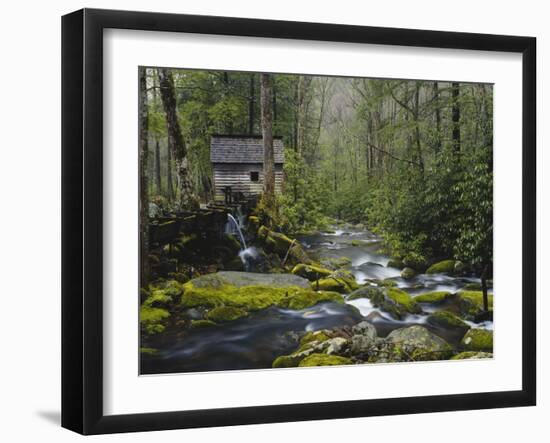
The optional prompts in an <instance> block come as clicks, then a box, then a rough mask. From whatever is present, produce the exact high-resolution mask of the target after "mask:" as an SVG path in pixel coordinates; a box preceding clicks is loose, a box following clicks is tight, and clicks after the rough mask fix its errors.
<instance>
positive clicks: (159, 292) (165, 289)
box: [139, 281, 183, 335]
mask: <svg viewBox="0 0 550 443" xmlns="http://www.w3.org/2000/svg"><path fill="white" fill-rule="evenodd" d="M182 292H183V289H182V288H181V286H180V285H179V283H178V282H176V281H173V282H160V283H159V286H151V288H150V291H146V292H144V295H145V294H148V296H147V297H146V298H145V300H144V301H143V303H142V304H141V306H140V311H139V322H140V327H141V330H142V332H143V333H144V334H145V335H154V334H158V333H160V332H163V331H164V330H165V329H166V320H167V319H168V317H170V311H169V309H170V306H171V305H172V304H173V302H174V296H173V295H171V294H178V293H179V294H181V293H182Z"/></svg>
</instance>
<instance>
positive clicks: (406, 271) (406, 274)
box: [401, 267, 416, 280]
mask: <svg viewBox="0 0 550 443" xmlns="http://www.w3.org/2000/svg"><path fill="white" fill-rule="evenodd" d="M415 276H416V271H415V270H414V269H413V268H409V267H405V268H403V270H402V271H401V277H402V278H404V279H405V280H410V279H411V278H414V277H415Z"/></svg>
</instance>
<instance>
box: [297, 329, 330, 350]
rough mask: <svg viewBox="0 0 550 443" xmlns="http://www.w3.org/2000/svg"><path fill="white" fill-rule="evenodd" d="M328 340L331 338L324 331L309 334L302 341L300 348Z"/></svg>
mask: <svg viewBox="0 0 550 443" xmlns="http://www.w3.org/2000/svg"><path fill="white" fill-rule="evenodd" d="M328 339H330V337H329V336H328V335H327V334H325V333H324V332H323V331H313V332H308V333H306V335H304V336H303V337H302V339H301V340H300V347H302V346H305V345H307V344H308V343H311V342H312V341H318V342H324V341H326V340H328Z"/></svg>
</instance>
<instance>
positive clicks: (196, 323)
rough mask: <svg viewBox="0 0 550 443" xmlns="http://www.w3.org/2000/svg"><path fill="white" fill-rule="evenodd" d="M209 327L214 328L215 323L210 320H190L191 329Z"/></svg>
mask: <svg viewBox="0 0 550 443" xmlns="http://www.w3.org/2000/svg"><path fill="white" fill-rule="evenodd" d="M211 326H216V323H215V322H213V321H212V320H191V328H192V329H200V328H209V327H211Z"/></svg>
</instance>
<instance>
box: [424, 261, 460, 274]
mask: <svg viewBox="0 0 550 443" xmlns="http://www.w3.org/2000/svg"><path fill="white" fill-rule="evenodd" d="M455 264H456V261H455V260H443V261H440V262H437V263H434V264H433V265H431V266H430V267H429V268H428V270H427V271H426V274H453V273H454V270H455Z"/></svg>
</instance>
